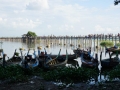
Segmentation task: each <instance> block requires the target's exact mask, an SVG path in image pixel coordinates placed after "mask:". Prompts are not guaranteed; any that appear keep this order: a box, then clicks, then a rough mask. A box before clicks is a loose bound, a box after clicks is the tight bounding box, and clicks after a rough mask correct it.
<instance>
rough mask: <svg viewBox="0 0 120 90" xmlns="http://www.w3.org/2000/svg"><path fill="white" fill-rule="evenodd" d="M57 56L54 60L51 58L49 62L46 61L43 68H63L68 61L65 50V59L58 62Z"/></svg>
mask: <svg viewBox="0 0 120 90" xmlns="http://www.w3.org/2000/svg"><path fill="white" fill-rule="evenodd" d="M60 51H61V49H60ZM60 51H59V54H60ZM59 54H58V56H59ZM58 56H57V57H56V58H53V59H51V60H48V61H46V62H45V64H44V67H45V68H49V69H51V68H56V67H61V66H65V65H66V63H67V61H68V53H67V50H66V58H61V59H60V60H59V58H58Z"/></svg>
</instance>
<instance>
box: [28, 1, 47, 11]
mask: <svg viewBox="0 0 120 90" xmlns="http://www.w3.org/2000/svg"><path fill="white" fill-rule="evenodd" d="M26 8H27V9H28V10H41V9H49V5H48V1H47V0H35V1H33V2H29V4H28V5H26Z"/></svg>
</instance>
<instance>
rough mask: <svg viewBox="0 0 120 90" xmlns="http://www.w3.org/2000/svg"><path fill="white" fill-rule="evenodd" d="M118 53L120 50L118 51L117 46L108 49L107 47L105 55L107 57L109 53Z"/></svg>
mask: <svg viewBox="0 0 120 90" xmlns="http://www.w3.org/2000/svg"><path fill="white" fill-rule="evenodd" d="M117 51H118V52H119V53H120V49H118V46H116V45H114V47H110V48H107V47H106V46H105V55H106V53H109V52H113V53H116V52H117Z"/></svg>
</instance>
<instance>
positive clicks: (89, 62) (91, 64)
mask: <svg viewBox="0 0 120 90" xmlns="http://www.w3.org/2000/svg"><path fill="white" fill-rule="evenodd" d="M80 58H81V63H82V65H81V66H83V67H88V68H96V67H98V65H99V64H98V58H94V57H93V58H91V59H85V58H84V53H82V54H81V57H80Z"/></svg>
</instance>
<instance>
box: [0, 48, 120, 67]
mask: <svg viewBox="0 0 120 90" xmlns="http://www.w3.org/2000/svg"><path fill="white" fill-rule="evenodd" d="M105 49H106V51H105V54H106V53H108V54H109V58H107V59H102V52H101V54H100V60H98V54H95V55H94V53H93V54H91V48H90V49H87V50H83V49H80V48H77V49H74V50H73V52H74V54H68V53H67V50H66V55H60V52H61V49H60V50H59V53H58V54H57V55H51V54H47V52H46V49H45V48H44V50H45V51H41V48H39V47H38V51H37V54H36V51H35V50H34V53H33V55H34V57H33V56H32V55H31V54H29V52H30V49H29V50H28V52H27V54H25V55H23V49H22V48H20V49H19V50H20V53H21V55H20V56H18V54H17V52H16V50H15V52H14V54H13V57H12V58H8V59H7V60H5V57H6V56H7V55H6V54H3V56H2V55H1V56H0V60H1V61H2V63H1V65H3V66H5V65H11V64H19V65H20V66H22V67H24V68H29V67H32V68H34V67H40V68H45V69H52V68H55V67H59V66H65V65H66V64H67V62H68V61H72V60H74V59H76V58H77V57H80V58H81V63H82V64H81V65H82V66H83V67H88V68H98V65H101V67H102V69H105V68H108V69H110V68H113V67H115V66H116V65H118V64H119V62H120V59H119V53H120V49H118V47H116V46H114V47H110V48H107V47H106V48H105ZM113 56H114V57H113Z"/></svg>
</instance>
